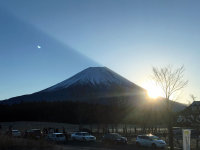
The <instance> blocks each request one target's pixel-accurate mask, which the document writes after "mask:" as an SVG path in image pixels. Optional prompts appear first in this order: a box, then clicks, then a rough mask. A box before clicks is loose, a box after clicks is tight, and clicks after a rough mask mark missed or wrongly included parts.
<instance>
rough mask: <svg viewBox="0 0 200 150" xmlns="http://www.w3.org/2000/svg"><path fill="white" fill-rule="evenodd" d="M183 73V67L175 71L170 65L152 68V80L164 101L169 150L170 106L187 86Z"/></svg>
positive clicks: (170, 136) (171, 134)
mask: <svg viewBox="0 0 200 150" xmlns="http://www.w3.org/2000/svg"><path fill="white" fill-rule="evenodd" d="M184 71H185V69H184V66H181V67H180V68H177V69H173V67H172V66H171V65H169V66H167V67H163V68H156V67H153V80H154V81H155V82H156V84H157V86H159V87H160V88H161V89H162V91H163V94H164V97H165V99H166V104H167V105H166V108H167V115H168V118H167V120H168V133H169V145H170V150H173V149H174V143H173V130H172V126H173V124H172V122H173V120H172V114H173V113H172V112H173V111H172V104H173V102H174V99H173V96H175V95H176V94H177V93H178V92H179V91H180V90H182V89H183V88H184V87H185V86H186V85H187V84H188V80H184Z"/></svg>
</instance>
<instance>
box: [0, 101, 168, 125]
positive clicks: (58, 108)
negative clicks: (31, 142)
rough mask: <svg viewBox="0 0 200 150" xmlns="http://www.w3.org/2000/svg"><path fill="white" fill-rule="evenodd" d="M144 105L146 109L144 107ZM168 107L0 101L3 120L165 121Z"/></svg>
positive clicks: (138, 122) (0, 113) (115, 122)
mask: <svg viewBox="0 0 200 150" xmlns="http://www.w3.org/2000/svg"><path fill="white" fill-rule="evenodd" d="M144 108H145V109H144ZM165 115H166V113H165V111H164V109H163V110H159V109H155V106H153V105H152V106H150V105H149V104H144V105H140V106H137V107H134V106H133V105H101V104H88V103H80V102H33V103H21V104H14V105H0V121H51V122H66V123H75V124H90V123H96V124H102V123H105V124H107V123H114V124H118V123H132V124H140V125H142V126H146V125H154V124H163V123H164V122H165Z"/></svg>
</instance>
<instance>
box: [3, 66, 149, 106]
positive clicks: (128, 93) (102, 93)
mask: <svg viewBox="0 0 200 150" xmlns="http://www.w3.org/2000/svg"><path fill="white" fill-rule="evenodd" d="M146 95H147V91H146V90H145V89H143V88H141V87H140V86H138V85H136V84H134V83H132V82H131V81H129V80H127V79H125V78H124V77H122V76H120V75H119V74H117V73H115V72H114V71H112V70H110V69H109V68H107V67H89V68H87V69H85V70H83V71H81V72H79V73H77V74H75V75H74V76H72V77H71V78H69V79H67V80H64V81H62V82H60V83H58V84H56V85H53V86H51V87H49V88H47V89H44V90H42V91H39V92H36V93H33V94H30V95H23V96H18V97H14V98H10V99H7V100H4V101H2V103H5V104H15V103H21V102H41V101H80V102H89V103H100V104H109V103H111V102H112V103H115V102H119V101H120V102H124V103H126V102H127V101H129V102H130V101H132V102H134V101H138V100H144V99H146Z"/></svg>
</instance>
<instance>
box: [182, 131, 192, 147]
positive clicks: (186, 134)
mask: <svg viewBox="0 0 200 150" xmlns="http://www.w3.org/2000/svg"><path fill="white" fill-rule="evenodd" d="M190 135H191V130H190V129H183V150H190Z"/></svg>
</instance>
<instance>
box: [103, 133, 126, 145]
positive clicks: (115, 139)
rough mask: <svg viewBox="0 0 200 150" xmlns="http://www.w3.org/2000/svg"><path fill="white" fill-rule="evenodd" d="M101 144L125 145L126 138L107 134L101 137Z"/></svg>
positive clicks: (116, 134) (115, 134)
mask: <svg viewBox="0 0 200 150" xmlns="http://www.w3.org/2000/svg"><path fill="white" fill-rule="evenodd" d="M102 142H103V143H115V144H127V138H126V137H122V136H121V135H120V134H118V133H107V134H105V135H104V136H103V139H102Z"/></svg>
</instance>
